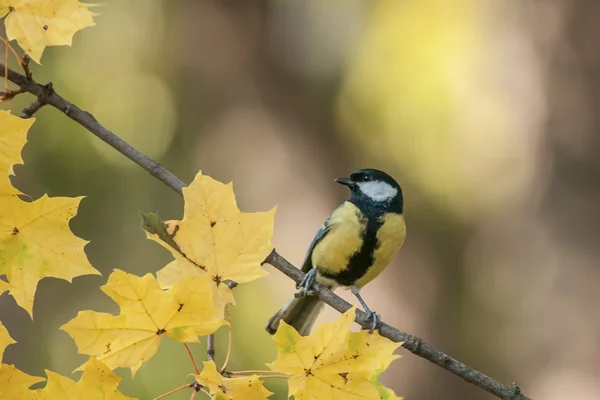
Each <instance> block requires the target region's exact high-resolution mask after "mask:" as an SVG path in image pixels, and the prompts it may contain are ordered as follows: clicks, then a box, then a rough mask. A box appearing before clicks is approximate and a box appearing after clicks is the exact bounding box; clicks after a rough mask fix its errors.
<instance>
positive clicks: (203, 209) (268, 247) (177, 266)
mask: <svg viewBox="0 0 600 400" xmlns="http://www.w3.org/2000/svg"><path fill="white" fill-rule="evenodd" d="M183 198H184V201H185V207H184V213H183V220H181V221H166V222H164V223H163V222H162V221H160V220H159V219H158V217H157V216H155V215H150V214H146V215H142V218H143V220H144V224H143V228H144V229H145V230H146V236H147V237H148V238H149V239H152V240H154V241H155V242H157V243H159V244H161V245H162V246H163V247H165V248H167V249H168V250H169V251H171V253H172V254H173V256H174V257H175V260H174V261H172V262H171V263H169V264H168V265H167V266H166V267H165V268H163V269H162V270H160V271H159V272H158V273H157V278H158V281H159V283H160V284H161V286H163V287H169V286H170V285H171V284H172V283H173V282H175V281H176V280H177V279H179V278H180V277H181V276H184V275H187V274H196V275H200V274H204V273H205V272H206V273H208V274H209V275H210V276H211V278H212V281H213V282H214V285H215V288H216V290H217V293H219V294H220V295H221V298H223V299H225V301H227V302H233V297H232V296H231V293H230V290H229V288H228V287H227V286H226V285H224V284H222V283H223V281H226V280H232V281H235V282H237V283H244V282H250V281H252V280H254V279H258V278H260V277H263V276H265V275H266V274H267V272H266V271H265V270H264V269H263V268H262V266H261V263H262V262H263V261H264V259H265V258H266V257H267V255H269V253H270V252H271V251H272V250H273V245H272V244H271V238H272V236H273V223H274V216H275V209H276V207H274V208H273V209H271V210H270V211H267V212H258V213H244V212H241V211H240V210H239V208H238V207H237V204H236V201H235V195H234V193H233V187H232V185H231V183H229V184H227V185H225V184H223V183H221V182H218V181H216V180H214V179H212V178H211V177H209V176H206V175H202V172H198V174H197V175H196V177H195V178H194V181H193V182H192V183H191V184H190V186H188V187H185V188H183Z"/></svg>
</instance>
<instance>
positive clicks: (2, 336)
mask: <svg viewBox="0 0 600 400" xmlns="http://www.w3.org/2000/svg"><path fill="white" fill-rule="evenodd" d="M13 343H16V342H15V340H14V339H13V338H12V337H11V336H10V334H9V333H8V330H7V329H6V327H5V326H4V324H3V323H2V321H0V360H1V359H2V355H3V354H4V350H6V348H7V347H8V346H9V345H11V344H13Z"/></svg>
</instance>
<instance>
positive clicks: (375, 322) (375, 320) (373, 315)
mask: <svg viewBox="0 0 600 400" xmlns="http://www.w3.org/2000/svg"><path fill="white" fill-rule="evenodd" d="M370 319H372V320H373V322H372V323H371V329H369V333H373V331H374V330H375V329H377V325H379V323H380V322H381V317H380V316H379V314H377V313H376V312H375V311H371V310H369V311H368V312H367V320H370Z"/></svg>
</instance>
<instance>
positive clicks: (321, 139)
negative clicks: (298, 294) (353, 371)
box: [0, 0, 600, 400]
mask: <svg viewBox="0 0 600 400" xmlns="http://www.w3.org/2000/svg"><path fill="white" fill-rule="evenodd" d="M95 11H99V12H101V15H100V16H98V17H96V19H95V20H96V23H97V26H96V27H93V28H89V29H86V30H84V31H82V32H79V33H77V34H76V35H75V39H74V44H73V47H72V48H68V47H60V48H50V49H47V50H46V52H45V54H44V56H43V58H42V62H43V67H40V66H34V67H33V71H34V76H35V78H36V79H37V80H38V81H40V82H47V81H49V80H51V81H52V82H53V83H54V87H55V88H56V89H57V90H58V92H59V93H60V94H62V95H63V96H65V97H66V98H67V99H69V100H71V101H72V102H74V103H76V104H77V105H79V106H80V107H81V108H83V109H86V110H89V111H91V112H92V113H93V114H94V115H95V116H96V117H97V118H98V120H99V121H100V122H101V123H103V124H104V125H105V126H107V127H108V128H110V129H112V130H113V131H114V132H115V133H117V134H118V135H120V136H121V137H122V138H124V139H125V140H127V141H129V142H130V143H131V144H132V145H134V146H135V147H137V148H138V149H140V150H141V151H143V152H145V153H146V154H148V155H149V156H150V157H152V158H154V159H156V160H158V161H160V162H161V163H162V164H163V165H164V166H166V167H167V168H168V169H169V170H171V171H172V172H174V173H175V174H176V175H177V176H178V177H180V178H181V179H183V180H184V181H186V182H189V181H190V180H191V179H192V177H193V176H194V175H195V174H196V172H197V171H198V170H199V169H202V170H203V171H204V172H205V173H206V174H208V175H211V176H212V177H214V178H216V179H219V180H221V181H223V182H229V181H233V182H234V188H235V191H236V195H237V199H238V203H239V205H240V207H241V209H242V210H243V211H247V212H250V211H264V210H268V209H270V208H271V207H272V206H273V205H275V204H277V205H278V211H277V214H276V227H275V237H274V244H275V246H276V248H277V250H278V251H279V252H280V253H281V254H282V255H284V256H285V257H286V258H288V259H289V260H290V261H292V262H293V263H295V264H296V265H299V264H300V263H301V262H302V259H303V256H304V252H305V250H306V248H307V247H308V245H309V243H310V241H311V239H312V237H313V235H314V233H315V232H316V230H317V229H318V227H319V226H320V224H321V223H322V221H323V220H324V218H326V217H327V215H328V214H329V213H330V212H331V210H332V209H333V208H334V207H336V206H337V205H338V204H340V203H341V202H342V201H343V200H345V198H346V197H347V191H346V189H345V188H344V187H341V186H339V185H336V184H334V183H333V179H334V178H336V177H341V176H347V175H348V174H349V173H350V172H351V171H353V170H355V169H358V168H362V167H374V168H380V169H384V170H385V171H388V172H389V173H391V174H392V175H393V176H394V177H396V178H397V180H398V181H399V182H400V183H401V184H402V186H403V188H404V193H405V202H406V206H405V215H406V220H407V224H408V237H407V241H406V243H405V246H404V248H403V250H402V251H401V252H400V255H399V256H398V257H397V259H396V261H395V262H394V264H393V265H392V266H391V267H390V268H388V269H387V270H386V271H385V273H384V274H383V275H382V276H381V277H380V278H379V279H377V280H376V281H374V282H373V283H371V284H370V285H369V286H367V287H366V288H365V289H364V291H363V293H364V297H365V298H366V300H367V302H368V303H369V304H370V305H371V306H372V308H373V309H375V310H377V311H378V312H379V313H380V314H381V315H382V316H383V319H384V320H385V321H386V322H388V323H390V324H392V325H395V326H396V327H398V328H399V329H401V330H403V331H406V332H409V333H411V334H414V335H417V336H420V337H422V338H423V339H424V340H425V341H426V342H428V343H430V344H431V345H433V346H434V347H436V348H437V349H439V350H441V351H444V352H446V353H447V354H449V355H451V356H453V357H456V358H458V359H459V360H461V361H463V362H465V363H467V364H469V365H471V366H473V367H475V368H477V369H479V370H481V371H482V372H484V373H486V374H489V375H490V376H492V377H493V378H495V379H498V380H500V381H502V382H504V383H511V382H513V381H514V382H517V383H518V384H519V385H520V386H521V388H522V389H523V391H524V393H526V394H527V395H529V396H532V397H534V398H536V399H548V400H553V399H557V400H558V399H564V398H569V399H597V398H598V397H599V396H600V380H599V379H598V376H600V375H599V374H600V364H598V355H599V354H600V313H598V312H597V310H596V307H595V306H594V304H598V303H599V302H600V290H598V287H599V284H600V268H598V261H597V260H598V258H599V257H600V254H599V253H600V247H599V246H598V240H599V239H600V233H599V232H598V228H597V226H598V225H599V223H600V209H599V206H598V204H599V201H600V157H599V155H600V135H599V134H598V131H599V129H600V119H599V118H598V115H599V114H598V112H597V111H598V110H597V108H598V105H599V103H600V47H599V46H598V45H597V40H595V38H596V37H597V36H598V34H600V32H599V28H598V23H597V16H599V15H600V14H599V12H600V3H598V2H591V1H585V0H572V1H569V2H565V1H558V0H543V1H542V0H529V1H523V0H518V1H517V0H454V1H446V0H379V1H374V0H329V1H327V2H325V1H317V0H304V1H300V0H291V1H281V0H272V1H267V0H256V1H252V2H249V1H247V2H242V1H232V0H227V1H225V0H221V1H212V0H210V1H209V0H205V1H197V0H180V1H177V2H172V1H166V0H163V1H161V0H144V1H141V0H136V1H134V0H118V1H116V0H106V1H105V6H103V7H102V8H100V9H98V8H96V9H95ZM12 65H13V67H15V65H14V63H13V64H12ZM32 101H33V99H32V98H31V96H28V95H23V96H19V98H18V99H17V100H15V101H13V102H11V103H9V104H5V105H3V106H2V107H3V108H4V109H12V110H13V111H15V112H16V113H17V114H18V113H20V110H21V109H22V108H23V107H24V106H26V105H27V104H29V103H31V102H32ZM36 117H37V119H38V121H37V122H36V123H35V124H34V126H33V128H32V129H31V131H30V132H29V143H28V144H27V145H26V147H25V150H24V154H23V155H24V159H25V166H21V167H17V168H15V171H16V178H14V179H13V182H14V184H15V185H16V186H17V187H18V188H19V189H21V190H22V191H24V192H25V193H28V194H30V195H31V196H32V197H33V198H37V197H39V196H41V195H42V194H43V193H48V194H49V195H51V196H78V195H85V196H87V198H86V199H85V200H83V202H82V204H81V207H80V211H79V214H78V216H77V217H76V218H75V219H74V220H73V221H72V223H71V226H72V229H73V231H74V232H75V233H76V234H77V235H79V236H81V237H83V238H85V239H87V240H90V243H89V244H88V245H87V247H86V252H87V254H88V257H89V259H90V261H91V262H92V264H93V265H94V266H95V267H96V268H97V269H99V270H100V271H101V272H102V273H103V274H104V276H103V277H99V276H85V277H81V278H76V279H75V280H74V282H73V284H69V283H67V282H65V281H60V280H56V279H44V280H43V281H41V283H40V285H39V287H38V293H37V297H36V302H35V308H34V320H33V322H32V321H31V320H30V319H29V317H28V316H27V314H26V312H25V311H23V310H22V309H20V308H18V307H17V306H16V305H15V303H14V301H13V300H12V298H11V297H9V296H7V295H4V296H2V297H1V298H0V320H2V321H3V322H4V323H5V325H6V326H7V327H8V329H9V331H10V333H11V334H12V336H13V337H14V338H15V339H16V340H17V341H18V344H16V345H12V346H10V347H9V348H8V349H7V351H6V353H5V357H4V362H7V363H14V364H16V365H17V367H19V368H21V369H23V370H24V371H26V372H28V373H30V374H35V375H42V376H43V375H44V368H47V369H50V370H53V371H55V372H59V373H61V374H65V375H68V374H70V373H71V371H73V370H74V369H75V368H76V367H78V366H79V365H80V364H81V363H83V362H84V361H85V359H86V357H85V356H81V355H77V354H76V348H75V345H74V343H73V341H72V340H71V339H70V337H69V336H68V335H67V334H66V333H64V332H62V331H58V327H59V326H61V325H62V324H63V323H65V322H66V321H68V320H70V319H71V318H73V317H74V316H75V315H76V313H77V311H79V310H83V309H94V310H97V311H105V312H117V311H118V308H117V307H116V305H115V304H113V303H112V302H111V301H110V300H109V299H108V297H106V296H105V295H103V294H102V292H101V291H100V290H99V289H98V286H99V285H101V284H103V283H105V282H106V277H107V276H108V275H109V274H110V272H111V271H112V269H114V268H120V269H124V270H127V271H129V272H133V273H136V274H139V275H141V274H144V273H146V272H155V271H157V270H158V269H160V268H162V267H163V266H164V265H165V264H166V263H167V262H168V261H169V260H170V256H169V254H168V253H167V251H165V250H164V249H162V248H161V247H160V246H158V245H156V244H155V243H153V242H151V241H148V240H146V239H145V236H144V234H143V233H142V231H141V230H140V222H139V219H138V215H137V211H138V210H145V211H160V212H161V215H162V216H163V217H164V218H165V219H173V218H180V217H181V213H182V204H183V201H182V198H181V197H179V196H178V195H177V194H175V193H174V192H173V191H172V190H171V189H169V188H168V187H166V186H165V185H163V184H162V183H160V182H159V181H158V180H156V179H154V178H152V177H151V176H150V175H149V174H148V173H146V172H145V171H143V170H141V169H140V168H139V167H137V166H136V165H135V164H133V163H132V162H131V161H129V160H128V159H126V158H124V157H123V156H121V155H120V154H119V153H117V152H116V151H114V150H113V149H112V148H110V147H109V146H107V145H106V144H105V143H103V142H101V141H100V140H98V139H97V138H96V137H94V136H93V135H92V134H90V133H89V132H87V131H85V130H84V129H83V128H82V127H80V126H79V125H77V124H75V123H74V122H72V121H70V120H68V119H67V118H66V117H65V116H64V115H62V114H61V113H59V112H58V111H56V110H53V109H51V108H49V107H46V108H44V109H42V110H41V111H40V112H39V113H38V114H36ZM266 268H267V270H269V272H271V274H270V275H269V276H268V277H267V278H265V279H262V280H259V281H256V282H253V283H250V284H247V285H243V286H242V287H239V288H237V289H235V293H236V299H237V303H238V305H237V306H236V307H234V308H233V309H232V315H233V329H234V345H233V359H232V363H231V367H232V368H234V369H244V370H245V369H263V368H264V363H265V362H268V361H271V360H272V359H273V358H274V357H275V354H276V350H275V347H274V345H273V343H272V341H271V339H270V336H268V335H267V334H266V332H265V331H264V329H263V326H264V324H265V321H266V320H267V318H268V317H269V316H270V315H271V314H272V313H273V312H275V311H276V310H277V309H278V308H279V306H280V305H281V304H282V303H283V302H284V301H286V300H287V299H288V297H289V296H290V295H291V293H292V292H293V290H294V287H293V283H292V282H291V281H290V280H288V279H287V278H285V277H284V276H283V275H282V274H281V273H279V272H278V271H276V270H275V269H273V268H272V267H270V266H266ZM340 294H341V295H342V296H343V297H345V298H346V299H348V300H349V301H351V302H353V303H356V301H355V300H354V298H353V296H352V295H351V294H350V293H349V292H344V291H340ZM336 315H337V313H336V312H334V311H332V310H327V311H326V312H325V313H324V314H323V315H322V316H321V319H320V321H330V320H332V319H334V318H335V317H336ZM216 340H217V360H218V363H219V364H220V362H221V361H222V360H223V358H224V355H225V350H226V331H225V330H224V329H223V330H221V331H219V333H218V334H217V338H216ZM193 349H194V351H195V353H196V355H197V357H198V358H199V359H202V358H204V357H205V350H206V345H205V343H204V342H203V343H201V344H199V345H195V346H193ZM399 353H400V354H401V355H403V356H404V357H403V358H402V359H399V360H397V361H395V362H394V363H393V364H392V366H391V368H390V369H389V370H388V371H387V372H386V373H385V375H384V376H383V382H384V383H385V384H387V385H388V386H390V387H392V388H393V389H394V390H395V391H396V393H397V394H398V395H400V396H404V397H405V398H406V399H440V398H444V399H492V398H493V397H492V396H490V395H488V394H487V393H486V392H484V391H482V390H481V389H478V388H476V387H474V386H471V385H470V384H468V383H465V382H463V381H462V380H461V379H460V378H458V377H456V376H454V375H452V374H450V373H449V372H447V371H445V370H443V369H440V368H438V367H436V366H434V365H432V364H430V363H429V362H428V361H425V360H423V359H420V358H418V357H416V356H413V355H412V354H410V353H408V352H406V351H404V350H402V349H400V350H399ZM117 372H118V373H119V374H121V375H123V376H124V377H125V378H124V380H123V383H122V384H121V390H122V391H123V392H124V393H125V394H127V395H129V396H136V397H139V398H141V399H152V398H154V397H156V396H158V395H160V394H162V393H164V392H166V391H168V390H170V389H173V388H175V387H177V386H180V385H182V384H185V383H187V382H189V381H190V378H189V376H188V374H189V373H191V372H192V368H191V363H190V361H189V359H188V357H187V354H186V352H185V349H184V348H183V346H181V345H180V344H178V343H175V342H173V341H169V340H164V341H163V343H162V344H161V347H160V350H159V351H158V353H157V355H156V356H155V357H154V359H152V360H151V362H149V363H147V364H146V365H144V366H143V367H142V368H141V369H140V371H139V372H138V373H137V375H136V377H135V379H134V380H132V379H131V374H130V373H129V371H127V370H117ZM267 387H268V388H270V389H271V390H272V391H274V392H276V395H274V396H273V397H272V398H273V399H284V398H286V391H287V388H286V385H285V382H283V381H278V382H275V381H273V382H268V384H267ZM170 398H172V399H187V398H189V393H184V394H181V393H180V394H178V395H174V396H172V397H170Z"/></svg>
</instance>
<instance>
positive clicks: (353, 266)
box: [319, 213, 383, 286]
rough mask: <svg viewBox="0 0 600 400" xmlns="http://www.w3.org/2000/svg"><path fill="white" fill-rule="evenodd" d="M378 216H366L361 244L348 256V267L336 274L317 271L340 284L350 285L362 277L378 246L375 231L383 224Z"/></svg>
mask: <svg viewBox="0 0 600 400" xmlns="http://www.w3.org/2000/svg"><path fill="white" fill-rule="evenodd" d="M373 214H375V213H373ZM364 217H365V216H363V218H364ZM378 217H379V215H376V214H375V215H371V216H367V218H368V219H367V227H366V229H365V230H364V231H363V237H362V239H363V243H362V246H361V247H360V249H359V250H358V251H357V252H356V253H354V254H353V255H352V256H351V257H350V260H349V262H348V267H347V268H346V269H345V270H343V271H341V272H339V273H337V274H329V273H327V271H323V270H319V273H320V274H321V275H323V276H325V277H327V278H330V279H333V280H335V281H336V282H337V283H339V284H340V285H342V286H352V285H353V284H354V282H356V281H357V280H359V279H360V278H362V277H363V276H364V275H365V274H366V273H367V271H368V270H369V268H371V266H372V265H373V260H374V256H375V250H377V248H378V247H379V243H378V241H377V231H378V230H379V228H381V226H382V225H383V221H382V219H381V218H378Z"/></svg>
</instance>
